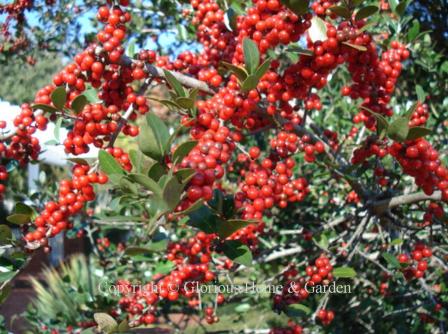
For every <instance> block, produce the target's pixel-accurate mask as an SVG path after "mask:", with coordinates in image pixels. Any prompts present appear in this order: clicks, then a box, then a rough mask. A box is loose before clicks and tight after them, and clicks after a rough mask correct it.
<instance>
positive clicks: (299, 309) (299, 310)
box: [286, 304, 311, 317]
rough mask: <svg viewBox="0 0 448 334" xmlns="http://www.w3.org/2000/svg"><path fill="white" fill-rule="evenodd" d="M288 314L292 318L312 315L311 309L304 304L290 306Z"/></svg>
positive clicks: (287, 310)
mask: <svg viewBox="0 0 448 334" xmlns="http://www.w3.org/2000/svg"><path fill="white" fill-rule="evenodd" d="M286 314H287V315H288V316H290V317H300V316H303V315H309V314H311V309H310V308H309V307H308V306H305V305H303V304H291V305H288V307H287V309H286Z"/></svg>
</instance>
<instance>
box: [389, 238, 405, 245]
mask: <svg viewBox="0 0 448 334" xmlns="http://www.w3.org/2000/svg"><path fill="white" fill-rule="evenodd" d="M402 243H403V240H402V239H398V238H397V239H394V240H392V241H391V242H390V244H391V246H397V245H401V244H402Z"/></svg>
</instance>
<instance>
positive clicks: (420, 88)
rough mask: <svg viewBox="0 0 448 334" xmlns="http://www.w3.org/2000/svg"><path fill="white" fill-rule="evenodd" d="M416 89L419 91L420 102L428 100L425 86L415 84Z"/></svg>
mask: <svg viewBox="0 0 448 334" xmlns="http://www.w3.org/2000/svg"><path fill="white" fill-rule="evenodd" d="M415 91H416V92H417V97H418V100H419V101H420V102H425V100H426V93H425V91H424V90H423V87H422V86H420V85H416V86H415Z"/></svg>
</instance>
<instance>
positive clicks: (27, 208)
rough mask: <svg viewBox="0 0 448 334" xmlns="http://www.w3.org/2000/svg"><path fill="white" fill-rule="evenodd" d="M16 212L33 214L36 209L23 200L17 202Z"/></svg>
mask: <svg viewBox="0 0 448 334" xmlns="http://www.w3.org/2000/svg"><path fill="white" fill-rule="evenodd" d="M14 213H20V214H24V215H29V216H31V215H33V213H34V211H33V209H32V208H31V207H30V206H28V205H26V204H24V203H21V202H18V203H16V205H15V207H14Z"/></svg>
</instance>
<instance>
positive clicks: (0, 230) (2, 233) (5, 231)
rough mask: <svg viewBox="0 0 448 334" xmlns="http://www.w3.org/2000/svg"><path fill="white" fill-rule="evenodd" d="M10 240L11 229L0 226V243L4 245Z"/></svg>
mask: <svg viewBox="0 0 448 334" xmlns="http://www.w3.org/2000/svg"><path fill="white" fill-rule="evenodd" d="M11 238H12V232H11V229H10V228H9V227H8V226H6V225H0V243H2V244H4V243H5V242H6V241H9V240H10V239H11Z"/></svg>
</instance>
